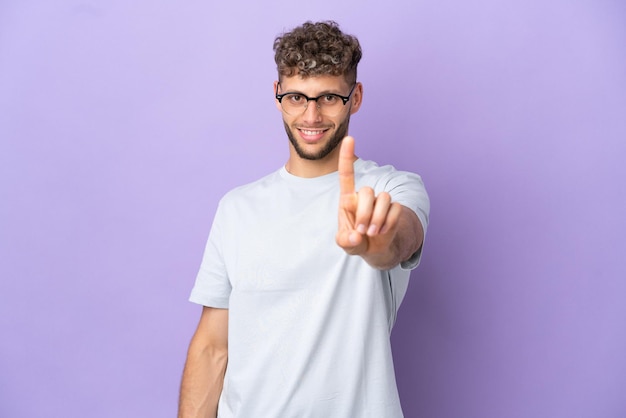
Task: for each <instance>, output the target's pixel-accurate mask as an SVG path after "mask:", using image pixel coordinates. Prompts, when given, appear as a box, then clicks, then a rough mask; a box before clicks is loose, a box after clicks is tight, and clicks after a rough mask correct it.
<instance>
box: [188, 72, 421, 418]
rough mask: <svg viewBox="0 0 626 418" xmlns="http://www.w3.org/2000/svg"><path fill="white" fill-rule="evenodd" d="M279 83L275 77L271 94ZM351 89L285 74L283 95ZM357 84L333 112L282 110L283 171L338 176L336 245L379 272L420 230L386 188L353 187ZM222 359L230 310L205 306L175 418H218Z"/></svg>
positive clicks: (417, 240)
mask: <svg viewBox="0 0 626 418" xmlns="http://www.w3.org/2000/svg"><path fill="white" fill-rule="evenodd" d="M277 84H278V81H275V82H274V86H273V91H276V88H277ZM350 88H351V86H350V85H348V83H347V82H346V80H345V79H344V77H341V76H339V77H336V76H315V77H306V78H305V77H300V76H298V75H295V76H293V77H284V78H283V79H282V80H281V82H280V90H281V91H282V92H287V91H289V92H299V93H302V94H305V95H306V96H308V97H317V96H319V95H321V94H324V93H336V94H340V95H342V96H345V95H347V93H348V92H349V91H350ZM362 98H363V86H362V85H361V84H360V83H358V84H357V86H356V87H355V89H354V92H353V94H352V96H351V97H350V100H349V102H348V103H347V104H346V105H345V106H344V109H343V111H342V112H341V113H340V114H339V115H337V116H334V117H327V116H325V115H322V114H321V113H320V112H319V110H318V109H317V106H314V103H313V102H310V103H309V105H308V106H307V109H306V110H305V111H304V112H303V113H302V114H301V115H297V116H292V115H287V114H285V113H284V112H282V108H281V106H280V103H278V101H276V107H277V108H278V110H280V111H281V113H282V115H283V122H284V125H285V130H286V132H287V136H288V138H289V159H288V160H287V163H286V164H285V168H286V169H287V171H289V172H290V173H292V174H294V175H296V176H300V177H308V178H313V177H318V176H323V175H325V174H329V173H332V172H335V171H338V173H339V188H340V203H339V208H338V219H339V223H338V230H337V234H336V237H335V240H336V242H337V245H339V246H340V247H341V248H343V249H344V251H346V253H348V254H351V255H358V256H360V257H362V258H363V259H364V260H365V261H366V262H367V263H368V264H370V265H371V266H372V267H374V268H377V269H390V268H393V267H395V266H397V265H398V264H399V263H400V262H401V261H404V260H408V258H409V257H410V256H411V255H412V254H413V253H414V252H415V251H417V250H418V249H419V248H420V246H421V245H422V241H423V237H424V231H423V229H422V225H421V223H420V221H419V219H418V218H417V215H415V213H414V212H413V211H412V210H410V209H408V208H406V207H404V206H402V205H400V204H399V203H396V202H392V201H391V197H390V195H389V194H388V193H386V192H383V193H380V194H378V195H375V193H374V190H373V189H372V188H370V187H364V188H361V189H360V190H358V191H356V190H355V182H354V162H355V161H356V160H357V156H356V155H355V154H354V138H352V137H350V136H345V135H346V134H347V131H348V126H349V121H350V116H351V115H353V114H354V113H356V112H357V111H358V110H359V108H360V106H361V102H362ZM227 362H228V310H227V309H216V308H208V307H204V308H203V310H202V315H201V317H200V321H199V323H198V328H197V329H196V332H195V333H194V336H193V338H192V340H191V343H190V345H189V351H188V354H187V361H186V363H185V369H184V371H183V379H182V383H181V392H180V404H179V413H178V417H179V418H192V417H194V418H195V417H203V418H206V417H216V416H217V404H218V401H219V396H220V394H221V392H222V387H223V384H224V373H225V371H226V365H227Z"/></svg>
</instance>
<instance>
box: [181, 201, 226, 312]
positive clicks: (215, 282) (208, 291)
mask: <svg viewBox="0 0 626 418" xmlns="http://www.w3.org/2000/svg"><path fill="white" fill-rule="evenodd" d="M222 223H223V213H222V206H221V204H220V205H219V206H218V209H217V212H216V214H215V218H214V220H213V225H212V226H211V231H210V233H209V238H208V240H207V244H206V246H205V249H204V254H203V256H202V262H201V264H200V270H199V271H198V275H197V276H196V282H195V284H194V287H193V289H192V290H191V295H190V297H189V300H190V301H191V302H194V303H197V304H200V305H203V306H208V307H213V308H225V309H226V308H228V301H229V298H230V292H231V290H232V287H231V284H230V281H229V279H228V274H227V270H226V265H225V263H224V256H223V252H222V239H223V234H222V230H223V224H222Z"/></svg>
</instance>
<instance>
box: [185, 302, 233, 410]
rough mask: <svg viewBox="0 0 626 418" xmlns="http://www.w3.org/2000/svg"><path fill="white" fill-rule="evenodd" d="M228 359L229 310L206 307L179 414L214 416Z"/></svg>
mask: <svg viewBox="0 0 626 418" xmlns="http://www.w3.org/2000/svg"><path fill="white" fill-rule="evenodd" d="M227 361H228V310H227V309H217V308H208V307H204V308H203V309H202V315H201V317H200V322H199V323H198V328H197V329H196V332H195V333H194V335H193V337H192V339H191V343H190V344H189V350H188V352H187V361H186V362H185V369H184V371H183V378H182V383H181V386H180V400H179V405H178V418H192V417H193V418H198V417H202V418H208V417H211V418H214V417H216V416H217V403H218V401H219V397H220V394H221V393H222V386H223V384H224V373H225V371H226V363H227Z"/></svg>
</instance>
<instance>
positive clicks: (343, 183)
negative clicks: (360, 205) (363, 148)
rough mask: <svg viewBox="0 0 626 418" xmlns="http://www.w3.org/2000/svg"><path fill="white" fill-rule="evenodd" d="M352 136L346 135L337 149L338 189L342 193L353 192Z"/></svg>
mask: <svg viewBox="0 0 626 418" xmlns="http://www.w3.org/2000/svg"><path fill="white" fill-rule="evenodd" d="M354 158H355V157H354V138H352V137H351V136H346V137H345V138H344V139H343V141H341V148H340V149H339V167H338V171H339V191H340V193H341V194H342V195H347V194H353V193H354Z"/></svg>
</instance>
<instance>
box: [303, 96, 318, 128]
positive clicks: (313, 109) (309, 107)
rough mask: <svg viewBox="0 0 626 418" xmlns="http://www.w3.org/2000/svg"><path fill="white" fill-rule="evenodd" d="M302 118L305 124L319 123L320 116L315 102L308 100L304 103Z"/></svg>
mask: <svg viewBox="0 0 626 418" xmlns="http://www.w3.org/2000/svg"><path fill="white" fill-rule="evenodd" d="M302 118H303V119H304V122H306V123H315V122H320V121H321V120H322V114H321V113H320V108H319V106H318V105H317V101H315V100H309V101H308V102H307V103H306V107H305V108H304V113H303V114H302Z"/></svg>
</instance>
